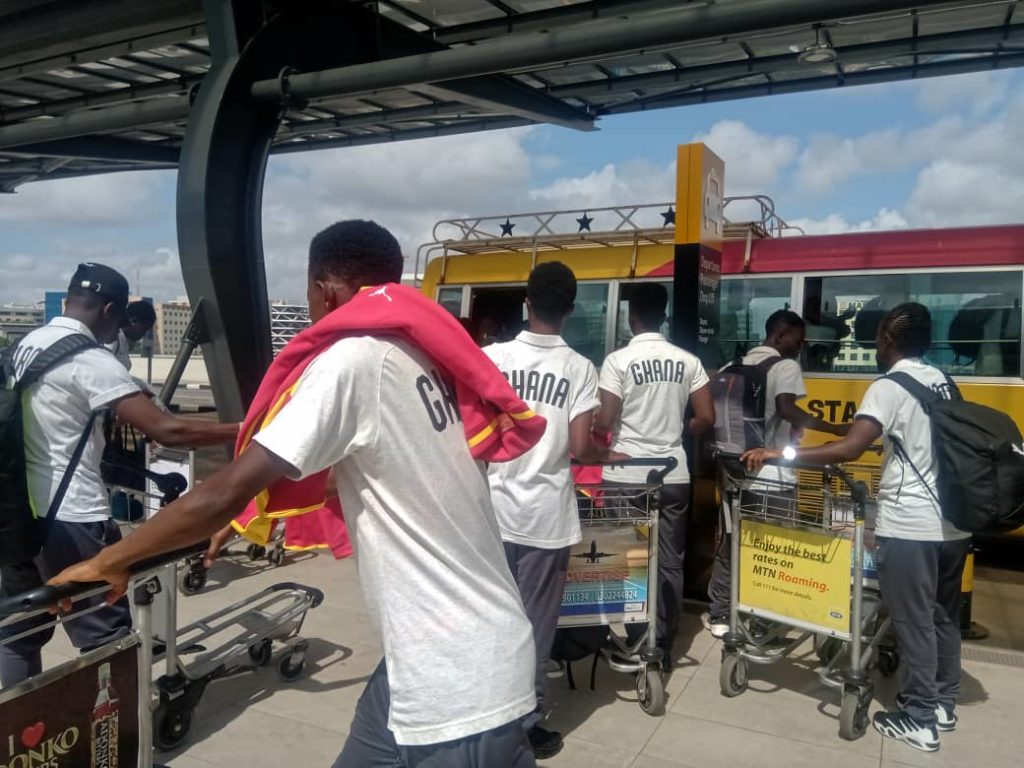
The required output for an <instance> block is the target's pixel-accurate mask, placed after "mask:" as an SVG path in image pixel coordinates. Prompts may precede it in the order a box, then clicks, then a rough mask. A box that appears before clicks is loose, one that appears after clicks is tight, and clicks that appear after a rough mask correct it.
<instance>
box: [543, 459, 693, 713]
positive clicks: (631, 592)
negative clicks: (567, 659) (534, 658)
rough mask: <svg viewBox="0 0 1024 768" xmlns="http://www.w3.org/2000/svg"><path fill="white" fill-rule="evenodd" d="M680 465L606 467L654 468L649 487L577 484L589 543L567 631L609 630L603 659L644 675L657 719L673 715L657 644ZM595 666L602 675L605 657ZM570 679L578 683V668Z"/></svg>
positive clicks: (641, 693)
mask: <svg viewBox="0 0 1024 768" xmlns="http://www.w3.org/2000/svg"><path fill="white" fill-rule="evenodd" d="M677 463H678V462H677V461H676V459H674V458H672V457H668V458H659V459H629V460H627V461H622V462H615V463H610V464H605V465H604V466H605V467H616V466H640V467H650V468H651V470H650V472H649V473H648V475H647V479H646V482H643V483H614V482H600V483H578V484H577V485H576V499H577V507H578V509H579V515H580V527H581V528H582V531H583V541H582V542H581V543H580V544H579V545H577V546H575V547H573V552H572V553H571V554H570V557H569V568H568V573H567V575H566V584H565V591H564V593H563V596H562V609H561V614H560V616H559V621H558V627H559V629H560V630H570V629H572V628H582V627H608V628H609V631H608V637H607V643H606V645H605V646H604V647H603V648H601V650H600V655H601V657H602V658H603V659H604V660H605V661H606V662H607V664H608V666H609V667H611V669H613V670H615V671H616V672H622V673H625V674H632V675H636V692H637V703H638V704H639V705H640V708H641V709H642V710H643V711H644V712H646V713H647V714H649V715H653V716H658V715H662V714H664V712H665V684H664V679H663V675H662V651H661V649H660V648H658V646H657V644H656V642H655V640H656V637H657V613H658V612H657V604H658V578H657V574H658V515H659V513H660V511H661V489H662V486H663V484H664V482H665V476H666V475H668V473H669V472H671V471H672V470H673V469H675V467H676V465H677ZM620 626H622V627H623V628H624V632H619V631H618V627H620ZM594 664H595V670H596V664H597V656H595V658H594ZM569 674H570V683H571V682H572V678H571V668H570V670H569ZM593 674H594V672H593V671H592V673H591V678H592V684H593Z"/></svg>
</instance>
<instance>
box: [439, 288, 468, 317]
mask: <svg viewBox="0 0 1024 768" xmlns="http://www.w3.org/2000/svg"><path fill="white" fill-rule="evenodd" d="M437 303H438V304H440V305H441V306H442V307H444V308H445V309H447V310H448V311H449V312H451V313H452V314H453V315H455V317H462V286H461V285H460V286H458V287H445V288H441V289H440V290H439V291H438V292H437Z"/></svg>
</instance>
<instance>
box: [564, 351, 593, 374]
mask: <svg viewBox="0 0 1024 768" xmlns="http://www.w3.org/2000/svg"><path fill="white" fill-rule="evenodd" d="M559 351H560V352H561V353H562V356H563V359H564V361H565V362H564V364H565V366H566V368H572V369H573V370H576V371H589V370H591V369H593V370H596V368H594V363H593V362H591V360H590V358H589V357H584V356H583V355H581V354H580V353H579V352H577V351H576V350H575V349H573V348H572V347H568V346H566V347H562V348H561V349H560V350H559Z"/></svg>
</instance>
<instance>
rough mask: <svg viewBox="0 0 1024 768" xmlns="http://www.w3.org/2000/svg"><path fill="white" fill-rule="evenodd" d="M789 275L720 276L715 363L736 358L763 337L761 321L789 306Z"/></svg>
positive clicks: (790, 281) (723, 362) (724, 362)
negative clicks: (716, 358)
mask: <svg viewBox="0 0 1024 768" xmlns="http://www.w3.org/2000/svg"><path fill="white" fill-rule="evenodd" d="M791 294H792V280H791V279H790V278H788V277H764V278H752V277H742V278H735V279H723V280H722V283H721V296H720V299H719V313H718V362H719V364H721V365H725V364H726V363H728V362H730V361H732V360H736V359H738V358H741V357H743V355H745V354H747V352H749V351H750V350H751V349H752V348H754V347H756V346H758V345H759V344H760V343H761V341H762V340H763V339H764V324H765V322H766V321H767V320H768V317H769V316H770V315H771V314H772V313H773V312H775V311H776V310H779V309H789V306H790V297H791Z"/></svg>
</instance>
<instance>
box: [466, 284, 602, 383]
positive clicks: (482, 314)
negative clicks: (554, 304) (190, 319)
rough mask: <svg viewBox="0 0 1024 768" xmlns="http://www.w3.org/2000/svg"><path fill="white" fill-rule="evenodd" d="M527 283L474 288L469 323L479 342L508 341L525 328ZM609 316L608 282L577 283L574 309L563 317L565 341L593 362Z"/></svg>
mask: <svg viewBox="0 0 1024 768" xmlns="http://www.w3.org/2000/svg"><path fill="white" fill-rule="evenodd" d="M525 312H526V286H525V285H522V286H509V287H500V288H486V287H483V288H473V289H472V293H471V294H470V311H469V325H470V326H471V327H472V328H473V329H475V331H476V333H477V342H478V343H479V344H480V345H481V346H486V345H487V344H493V343H494V342H496V341H509V340H511V339H514V338H515V337H516V335H517V334H518V333H519V332H520V331H521V330H523V329H525V328H526V321H525V320H524V319H523V318H524V317H525ZM607 317H608V283H578V284H577V286H576V309H575V310H573V313H572V314H571V315H570V316H569V319H568V320H566V321H565V328H564V330H563V331H562V338H563V339H565V343H566V344H568V345H569V346H570V347H572V348H573V349H575V350H576V351H577V352H579V353H580V354H581V355H583V356H584V357H586V358H589V359H590V360H591V361H592V362H593V363H594V365H597V366H599V365H601V361H602V360H603V359H604V337H605V324H606V320H607Z"/></svg>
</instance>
